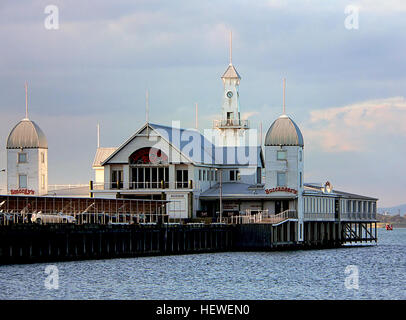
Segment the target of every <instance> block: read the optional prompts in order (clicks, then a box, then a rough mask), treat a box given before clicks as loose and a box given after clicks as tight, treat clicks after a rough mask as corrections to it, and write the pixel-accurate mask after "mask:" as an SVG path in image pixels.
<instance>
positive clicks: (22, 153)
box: [17, 152, 28, 163]
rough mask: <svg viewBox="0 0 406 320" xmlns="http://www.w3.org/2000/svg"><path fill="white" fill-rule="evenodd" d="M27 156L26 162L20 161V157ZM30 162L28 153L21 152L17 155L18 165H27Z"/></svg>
mask: <svg viewBox="0 0 406 320" xmlns="http://www.w3.org/2000/svg"><path fill="white" fill-rule="evenodd" d="M22 155H25V161H20V156H22ZM27 162H28V155H27V152H19V153H18V155H17V163H27Z"/></svg>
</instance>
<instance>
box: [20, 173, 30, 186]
mask: <svg viewBox="0 0 406 320" xmlns="http://www.w3.org/2000/svg"><path fill="white" fill-rule="evenodd" d="M21 177H25V187H23V186H21ZM18 188H19V189H28V175H27V174H19V175H18Z"/></svg>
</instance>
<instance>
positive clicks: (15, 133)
mask: <svg viewBox="0 0 406 320" xmlns="http://www.w3.org/2000/svg"><path fill="white" fill-rule="evenodd" d="M6 148H7V149H21V148H23V149H29V148H44V149H48V142H47V138H46V137H45V134H44V132H43V131H42V130H41V128H40V127H39V126H38V125H37V124H36V123H35V122H34V121H31V120H29V119H28V118H24V119H23V120H21V121H20V122H19V123H17V125H16V126H15V127H14V128H13V130H11V132H10V134H9V136H8V139H7V147H6Z"/></svg>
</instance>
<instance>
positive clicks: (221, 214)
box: [216, 169, 223, 223]
mask: <svg viewBox="0 0 406 320" xmlns="http://www.w3.org/2000/svg"><path fill="white" fill-rule="evenodd" d="M216 170H217V171H218V172H219V175H220V223H221V220H222V218H223V172H222V170H221V169H216Z"/></svg>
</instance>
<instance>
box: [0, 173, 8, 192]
mask: <svg viewBox="0 0 406 320" xmlns="http://www.w3.org/2000/svg"><path fill="white" fill-rule="evenodd" d="M1 172H6V169H1V170H0V173H1ZM6 184H7V183H6ZM0 190H2V189H1V188H0ZM6 190H7V187H6Z"/></svg>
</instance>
